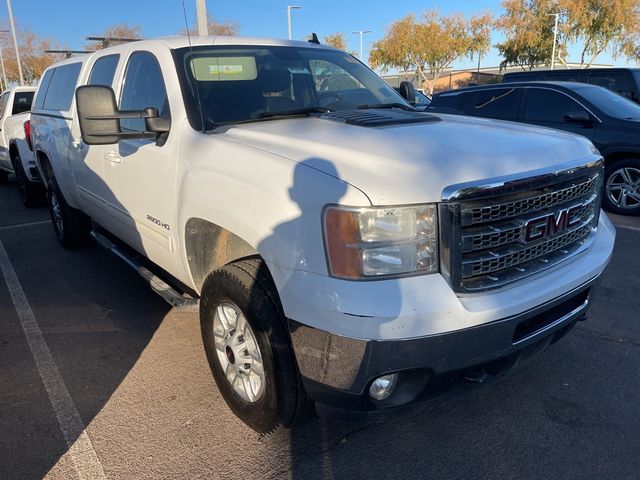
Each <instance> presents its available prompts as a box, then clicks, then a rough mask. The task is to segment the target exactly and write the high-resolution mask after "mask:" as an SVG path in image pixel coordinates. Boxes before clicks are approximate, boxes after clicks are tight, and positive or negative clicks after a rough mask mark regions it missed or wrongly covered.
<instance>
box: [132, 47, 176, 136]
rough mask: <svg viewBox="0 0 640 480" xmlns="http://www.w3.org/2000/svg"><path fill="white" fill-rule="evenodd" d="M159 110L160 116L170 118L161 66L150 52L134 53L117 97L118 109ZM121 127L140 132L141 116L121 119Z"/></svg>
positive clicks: (143, 126)
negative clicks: (118, 98) (118, 97)
mask: <svg viewBox="0 0 640 480" xmlns="http://www.w3.org/2000/svg"><path fill="white" fill-rule="evenodd" d="M148 107H155V108H157V109H158V112H159V113H160V116H161V117H169V116H170V115H171V114H170V112H169V102H168V100H167V90H166V89H165V86H164V80H163V79H162V71H161V70H160V65H159V64H158V61H157V60H156V57H154V56H153V55H152V54H151V53H148V52H135V53H133V54H132V55H131V57H129V63H128V64H127V73H126V74H125V78H124V87H123V89H122V95H121V97H120V110H144V109H145V108H148ZM120 126H121V127H122V129H123V130H133V131H136V132H143V131H144V130H145V123H144V119H142V118H127V119H122V120H120Z"/></svg>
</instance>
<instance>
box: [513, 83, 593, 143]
mask: <svg viewBox="0 0 640 480" xmlns="http://www.w3.org/2000/svg"><path fill="white" fill-rule="evenodd" d="M523 90H524V99H523V105H522V110H521V117H520V120H521V121H523V122H525V123H533V124H535V125H541V126H544V127H550V128H556V129H558V130H564V131H567V132H571V133H576V134H578V135H582V136H584V137H587V138H588V139H590V140H591V139H593V130H594V125H596V123H597V120H595V118H593V115H592V114H591V112H589V111H588V109H587V108H586V107H584V106H583V105H582V104H580V103H579V102H578V101H577V100H576V99H574V98H573V97H571V96H569V95H568V94H566V93H564V92H561V91H558V90H553V89H551V88H547V87H527V88H525V89H523ZM570 112H586V113H587V114H589V115H590V116H591V117H592V118H593V119H594V121H593V122H592V123H591V124H583V123H576V122H571V121H568V120H567V118H566V115H567V114H568V113H570Z"/></svg>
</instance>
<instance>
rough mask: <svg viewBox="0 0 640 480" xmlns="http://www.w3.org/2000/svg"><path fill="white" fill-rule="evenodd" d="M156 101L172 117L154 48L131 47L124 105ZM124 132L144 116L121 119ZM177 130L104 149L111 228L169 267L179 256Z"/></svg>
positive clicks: (141, 126)
mask: <svg viewBox="0 0 640 480" xmlns="http://www.w3.org/2000/svg"><path fill="white" fill-rule="evenodd" d="M148 107H154V108H156V109H157V110H158V112H159V113H160V115H161V116H164V117H170V111H169V103H168V99H167V92H166V88H165V83H164V79H163V76H162V70H161V68H160V65H159V63H158V60H157V59H156V57H155V56H154V55H153V54H152V53H150V52H143V51H139V52H133V53H132V54H131V55H130V56H129V59H128V61H127V66H126V69H125V75H124V82H123V86H122V90H121V93H120V102H119V109H120V110H144V109H145V108H148ZM120 126H121V129H122V131H123V132H141V131H145V123H144V120H143V119H123V120H121V122H120ZM176 137H177V135H175V134H174V135H171V132H170V133H169V136H168V137H167V138H163V139H162V140H161V141H156V140H151V139H136V140H121V141H120V142H119V143H118V144H116V145H107V146H106V148H105V151H104V162H105V175H106V178H107V183H108V185H109V189H110V192H109V197H108V199H107V201H108V204H109V215H110V216H111V219H112V221H111V222H110V223H111V230H113V233H115V234H116V235H117V236H118V237H120V238H121V239H123V240H124V241H125V242H126V243H128V244H129V245H131V246H132V247H133V248H135V249H136V250H138V251H139V252H141V253H143V254H144V255H145V256H146V257H148V258H149V259H151V260H152V261H154V262H155V263H157V264H159V265H160V266H162V267H163V268H165V269H167V270H169V269H170V266H171V263H172V262H173V261H174V260H175V258H176V257H177V255H174V253H175V251H176V238H177V237H176V235H177V225H176V224H175V218H174V217H175V211H176V208H175V189H176V185H175V169H176V167H175V165H176V163H175V155H176V145H177V141H176Z"/></svg>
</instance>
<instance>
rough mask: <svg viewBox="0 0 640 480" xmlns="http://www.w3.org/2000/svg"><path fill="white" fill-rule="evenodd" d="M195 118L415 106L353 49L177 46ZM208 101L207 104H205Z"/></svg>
mask: <svg viewBox="0 0 640 480" xmlns="http://www.w3.org/2000/svg"><path fill="white" fill-rule="evenodd" d="M174 59H175V62H176V67H177V70H178V76H179V78H180V82H181V86H182V92H183V96H184V101H185V106H186V109H187V115H188V117H189V122H190V124H191V126H192V127H193V128H194V129H196V130H211V129H213V128H215V127H216V126H219V125H222V124H229V123H237V122H246V121H252V120H255V121H259V120H264V119H265V118H271V119H273V118H280V116H278V115H277V113H278V112H281V113H282V114H283V115H288V114H296V113H298V114H311V113H314V112H322V111H337V110H350V109H355V108H358V107H359V106H371V105H380V104H399V105H400V107H405V106H406V107H409V106H408V104H407V103H406V102H405V101H404V100H403V98H402V97H401V96H400V95H398V94H397V93H396V92H395V90H394V89H393V88H391V87H390V86H389V85H387V84H386V83H385V82H384V81H383V80H382V79H381V78H380V77H378V76H377V75H376V74H375V73H374V72H372V71H371V70H370V69H369V68H367V67H366V66H365V65H363V64H362V63H361V62H359V61H358V60H356V59H355V58H353V57H352V56H351V55H348V54H347V53H345V52H340V51H338V50H331V49H325V48H317V47H291V46H255V47H244V46H242V47H236V46H230V47H228V46H224V47H210V46H206V47H200V46H198V47H193V48H188V47H187V48H181V49H178V50H175V51H174ZM200 106H201V107H200Z"/></svg>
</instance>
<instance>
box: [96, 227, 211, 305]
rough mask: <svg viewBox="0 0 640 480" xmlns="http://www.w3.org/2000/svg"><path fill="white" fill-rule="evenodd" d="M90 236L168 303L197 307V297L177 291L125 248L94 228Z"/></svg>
mask: <svg viewBox="0 0 640 480" xmlns="http://www.w3.org/2000/svg"><path fill="white" fill-rule="evenodd" d="M91 237H92V238H93V239H94V240H95V242H96V243H97V244H98V245H100V246H101V247H103V248H105V249H106V250H108V251H109V252H110V253H112V254H113V255H115V256H116V257H118V258H120V259H121V260H123V261H124V262H125V263H126V264H127V265H129V266H130V267H131V268H133V269H134V270H135V271H136V272H138V275H140V276H141V277H142V278H144V279H145V281H146V282H147V283H148V284H149V286H150V287H151V289H152V290H153V291H154V292H156V293H157V294H158V295H160V296H161V297H162V298H164V300H165V301H166V302H167V303H168V304H169V305H171V306H173V307H176V308H180V309H187V310H197V309H198V306H199V303H200V301H199V300H198V299H197V298H193V297H191V296H189V295H186V294H182V293H180V292H178V291H177V290H176V289H175V288H173V287H172V286H171V285H169V284H168V283H167V282H165V281H164V280H162V279H161V278H160V277H158V276H157V275H156V274H155V273H153V272H152V271H151V270H149V269H148V268H147V267H145V266H144V265H142V264H141V263H140V262H139V261H137V260H136V258H135V257H132V256H131V255H129V254H128V253H127V252H126V251H125V250H123V249H122V248H120V247H118V246H117V245H116V244H114V243H113V242H112V241H111V240H109V239H108V238H107V237H105V236H104V235H103V234H101V233H100V232H98V231H96V230H92V231H91Z"/></svg>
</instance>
